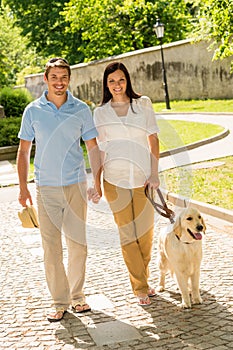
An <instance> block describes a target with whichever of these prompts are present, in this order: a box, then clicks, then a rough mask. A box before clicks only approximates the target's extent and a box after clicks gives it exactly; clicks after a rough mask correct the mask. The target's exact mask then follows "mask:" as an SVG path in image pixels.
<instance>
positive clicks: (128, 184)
mask: <svg viewBox="0 0 233 350" xmlns="http://www.w3.org/2000/svg"><path fill="white" fill-rule="evenodd" d="M94 121H95V124H96V127H97V130H98V133H99V137H98V143H99V147H100V150H101V151H102V152H101V153H102V164H103V184H104V194H105V197H106V199H107V201H108V203H109V205H110V208H111V210H112V212H113V215H114V219H115V222H116V224H117V226H118V230H119V234H120V241H121V248H122V254H123V258H124V261H125V263H126V266H127V268H128V271H129V276H130V282H131V285H132V289H133V292H134V294H135V295H136V296H137V298H138V303H139V305H141V306H145V305H149V304H150V303H151V302H150V298H149V296H154V295H155V290H154V289H153V288H150V287H149V285H148V277H149V269H148V265H149V262H150V259H151V250H152V243H153V229H154V210H153V207H152V205H151V204H150V203H149V201H148V200H147V198H146V196H145V194H144V188H145V186H147V185H148V186H149V187H150V188H154V189H156V188H157V187H158V186H159V178H158V158H159V141H158V137H157V132H158V131H159V130H158V126H157V123H156V119H155V114H154V111H153V107H152V103H151V101H150V99H149V98H148V97H146V96H141V95H139V94H137V93H135V92H134V90H133V88H132V85H131V80H130V76H129V73H128V70H127V68H126V67H125V66H124V64H123V63H121V62H114V63H110V64H109V65H108V66H107V67H106V69H105V72H104V77H103V98H102V103H101V106H100V107H97V108H96V109H95V111H94Z"/></svg>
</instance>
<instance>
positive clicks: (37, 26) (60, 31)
mask: <svg viewBox="0 0 233 350" xmlns="http://www.w3.org/2000/svg"><path fill="white" fill-rule="evenodd" d="M3 1H4V3H5V4H7V5H9V7H10V8H11V11H12V12H13V14H14V15H15V16H16V19H17V21H16V23H17V25H18V26H20V27H21V29H22V30H21V34H22V36H23V37H27V38H28V43H29V44H28V46H30V45H33V46H34V47H35V48H36V53H37V54H39V55H42V56H44V57H46V58H48V57H51V56H62V57H64V58H66V59H68V61H69V63H70V64H74V63H77V62H81V61H83V55H82V53H81V52H78V50H77V48H78V47H79V45H80V43H81V35H80V33H79V32H67V31H66V22H65V20H64V18H63V16H62V15H61V14H60V12H61V11H62V10H63V7H64V6H65V3H66V1H67V0H60V1H55V0H50V1H48V0H40V1H38V0H30V1H28V0H17V1H15V0H3Z"/></svg>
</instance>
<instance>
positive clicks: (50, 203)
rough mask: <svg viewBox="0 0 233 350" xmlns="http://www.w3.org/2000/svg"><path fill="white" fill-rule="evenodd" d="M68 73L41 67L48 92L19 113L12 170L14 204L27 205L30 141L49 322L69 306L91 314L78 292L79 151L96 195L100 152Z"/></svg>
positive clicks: (56, 64)
mask: <svg viewBox="0 0 233 350" xmlns="http://www.w3.org/2000/svg"><path fill="white" fill-rule="evenodd" d="M70 75H71V69H70V66H69V64H68V62H67V61H66V60H65V59H63V58H52V59H50V60H49V61H48V62H47V64H46V66H45V73H44V81H45V82H46V83H47V87H48V89H47V90H46V91H45V92H44V93H43V95H42V96H41V97H40V98H39V99H37V100H35V101H33V102H32V103H30V104H29V105H28V106H27V107H26V108H25V111H24V114H23V118H22V124H21V128H20V131H19V135H18V136H19V138H20V144H19V150H18V155H17V169H18V176H19V185H20V186H19V188H20V193H19V203H20V204H21V205H22V206H23V207H26V206H27V202H29V203H30V204H33V203H32V196H31V194H30V192H29V189H28V186H27V178H28V169H29V160H30V153H31V147H32V141H33V140H35V144H36V153H35V159H34V167H35V182H36V197H37V206H38V216H39V224H40V232H41V237H42V245H43V249H44V266H45V274H46V280H47V284H48V288H49V290H50V293H51V296H52V299H53V305H54V309H55V310H54V311H53V312H52V313H50V314H49V315H48V320H49V321H50V322H56V321H60V320H61V319H62V318H63V316H64V314H65V312H66V311H67V308H68V307H69V305H70V304H71V306H72V308H73V310H74V311H75V312H86V311H89V310H90V307H89V305H88V304H87V303H86V301H85V295H84V293H83V285H84V276H85V264H86V256H87V247H86V234H85V229H86V210H87V205H86V196H87V194H86V186H87V185H86V173H85V163H84V159H83V154H82V148H81V146H80V138H81V137H82V139H83V140H84V142H85V145H86V148H87V151H88V156H89V160H90V164H91V168H92V172H93V176H94V179H95V187H96V188H98V192H99V194H100V196H101V190H100V183H99V180H98V178H99V177H98V176H97V173H98V169H99V166H100V159H99V150H98V147H97V143H96V136H97V131H96V129H95V127H94V123H93V118H92V115H91V112H90V109H89V108H88V106H87V105H86V104H85V103H84V102H82V101H80V100H79V99H77V98H75V97H74V96H73V95H72V94H71V93H70V92H69V91H68V90H67V89H68V85H69V82H70ZM62 232H64V236H65V239H66V244H67V250H68V269H67V273H66V271H65V267H64V263H63V254H62V234H61V233H62Z"/></svg>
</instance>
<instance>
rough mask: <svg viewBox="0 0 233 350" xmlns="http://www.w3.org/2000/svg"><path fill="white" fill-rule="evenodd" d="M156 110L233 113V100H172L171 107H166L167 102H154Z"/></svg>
mask: <svg viewBox="0 0 233 350" xmlns="http://www.w3.org/2000/svg"><path fill="white" fill-rule="evenodd" d="M153 106H154V110H155V111H156V112H164V111H166V112H168V113H169V112H175V113H176V112H182V113H185V112H194V113H198V112H211V113H212V112H219V113H221V112H223V113H233V100H189V101H171V102H170V107H171V109H170V110H168V109H166V105H165V102H158V103H153Z"/></svg>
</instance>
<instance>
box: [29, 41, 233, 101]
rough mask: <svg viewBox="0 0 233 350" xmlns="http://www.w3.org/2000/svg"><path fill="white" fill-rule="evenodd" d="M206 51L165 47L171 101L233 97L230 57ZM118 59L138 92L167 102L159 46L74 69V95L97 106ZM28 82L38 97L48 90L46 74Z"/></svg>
mask: <svg viewBox="0 0 233 350" xmlns="http://www.w3.org/2000/svg"><path fill="white" fill-rule="evenodd" d="M207 48H208V44H207V43H205V42H199V43H192V42H191V41H190V40H182V41H177V42H175V43H172V44H167V45H163V51H164V60H165V67H166V74H167V85H168V90H169V97H170V100H181V99H184V100H186V99H204V98H210V99H211V98H214V99H225V98H233V89H232V82H233V74H230V63H231V58H228V59H224V60H221V61H220V60H218V61H212V55H213V52H212V51H209V50H208V49H207ZM118 60H119V61H121V62H123V63H124V64H125V65H126V66H127V68H128V70H129V72H130V74H131V78H132V84H133V86H134V89H135V90H136V91H137V92H140V93H142V94H144V95H147V96H149V97H150V98H151V99H152V101H164V89H163V84H162V66H161V50H160V46H155V47H151V48H147V49H143V50H137V51H133V52H128V53H126V54H122V55H119V56H114V57H109V58H107V59H103V60H98V61H93V62H89V63H82V64H77V65H74V66H72V67H71V69H72V75H71V82H70V90H71V92H72V93H73V94H74V95H75V96H77V97H79V98H81V99H84V100H89V101H92V102H95V103H98V102H99V101H100V99H101V92H102V77H103V72H104V69H105V67H106V65H107V64H108V63H110V62H112V61H118ZM25 80H26V87H27V89H28V90H29V91H30V92H31V93H32V94H33V96H34V97H35V98H36V97H39V96H40V95H41V93H42V91H43V90H44V89H45V88H46V85H45V84H44V82H43V74H35V75H30V76H27V77H26V78H25Z"/></svg>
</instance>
